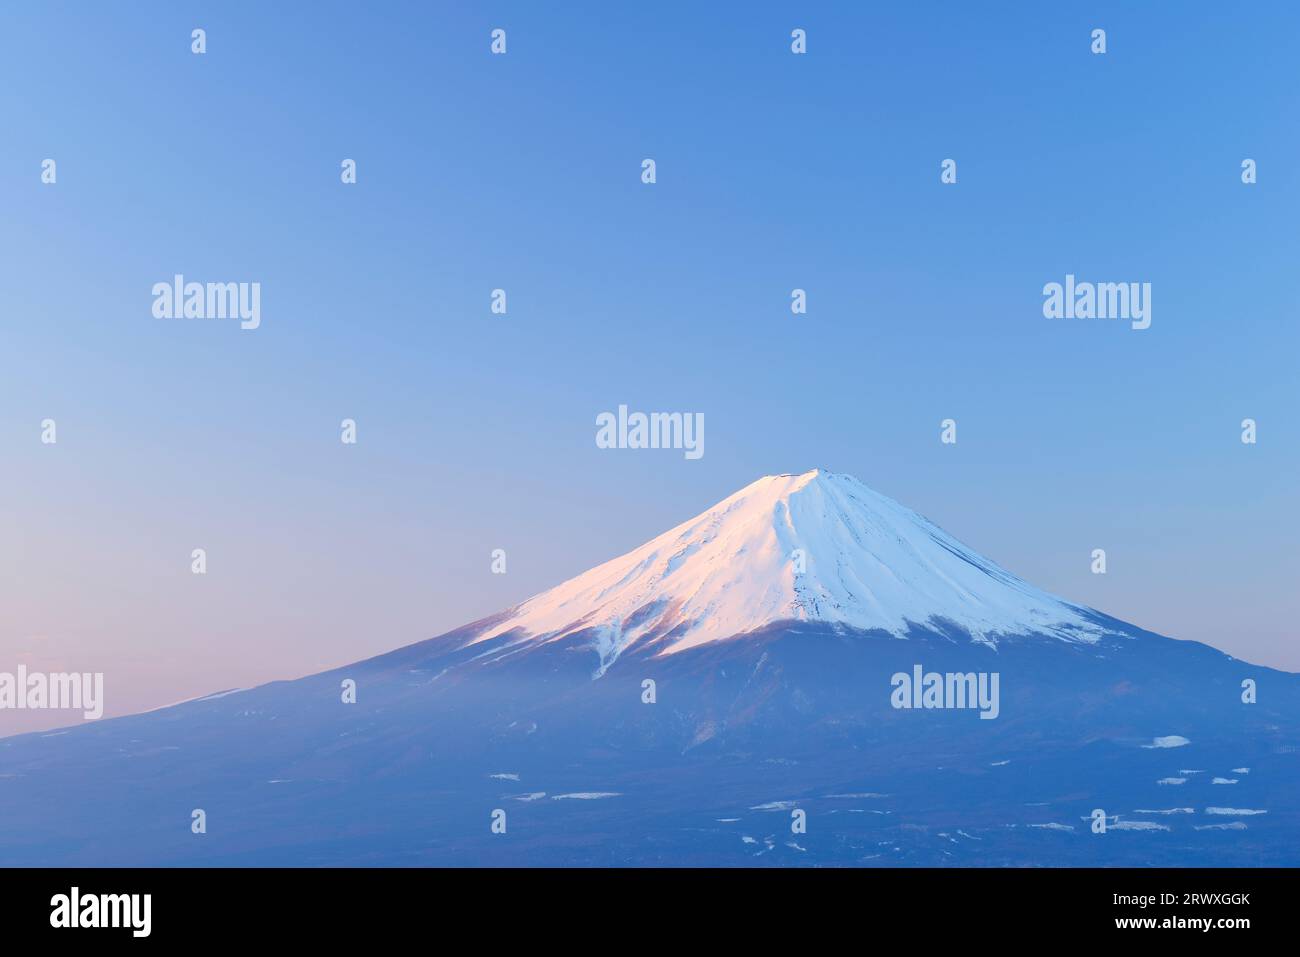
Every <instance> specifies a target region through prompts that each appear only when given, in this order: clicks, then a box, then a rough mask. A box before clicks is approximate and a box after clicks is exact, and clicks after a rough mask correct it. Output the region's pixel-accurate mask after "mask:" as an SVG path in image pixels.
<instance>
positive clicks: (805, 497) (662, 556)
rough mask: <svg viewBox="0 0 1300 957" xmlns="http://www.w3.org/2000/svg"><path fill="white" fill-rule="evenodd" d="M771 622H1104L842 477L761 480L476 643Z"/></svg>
mask: <svg viewBox="0 0 1300 957" xmlns="http://www.w3.org/2000/svg"><path fill="white" fill-rule="evenodd" d="M780 621H802V622H825V623H827V624H836V625H842V626H844V627H846V628H856V629H862V630H868V631H870V630H880V631H885V632H888V633H889V634H891V635H894V636H895V637H900V638H901V637H906V634H907V631H908V630H909V629H910V628H912V627H914V626H920V625H926V624H934V625H936V626H939V627H945V626H946V627H956V628H958V629H960V630H963V631H965V632H966V633H968V634H969V635H970V637H971V638H973V639H974V640H976V641H982V642H988V643H990V644H995V643H996V639H997V636H998V635H1014V634H1022V633H1024V632H1025V631H1027V630H1032V631H1033V632H1035V633H1041V634H1046V635H1051V636H1054V637H1058V638H1065V639H1067V640H1074V641H1096V640H1098V639H1099V638H1100V637H1102V636H1103V635H1104V634H1106V629H1105V627H1104V626H1102V625H1101V624H1100V623H1099V622H1098V621H1097V620H1096V619H1095V617H1090V616H1089V613H1088V612H1087V611H1086V610H1085V609H1082V608H1078V607H1076V606H1074V605H1070V604H1068V603H1067V602H1064V601H1061V600H1060V599H1058V598H1054V597H1052V596H1051V595H1048V594H1046V593H1045V592H1041V591H1039V590H1038V589H1036V588H1034V587H1032V586H1031V585H1028V584H1026V583H1025V582H1023V581H1021V580H1020V579H1018V578H1016V577H1015V576H1014V575H1011V574H1010V573H1009V572H1006V571H1003V570H1002V569H1001V568H999V567H998V566H997V565H995V564H993V563H992V562H990V561H988V560H986V559H984V558H981V557H980V556H979V555H977V554H976V553H975V552H973V551H971V550H970V549H968V548H966V547H965V546H964V545H962V544H961V543H960V542H958V541H956V540H955V539H953V538H952V537H951V536H949V535H947V534H946V533H944V532H943V531H942V530H941V529H939V528H937V527H935V526H934V525H932V524H931V523H930V522H928V521H926V520H925V519H924V518H922V517H921V516H920V515H917V514H916V513H915V512H913V511H910V510H909V509H906V508H903V507H902V506H901V505H899V504H898V503H897V502H894V501H892V500H890V499H888V498H885V497H884V496H883V495H880V494H878V493H876V492H873V491H872V490H871V489H869V488H867V487H866V486H865V485H863V484H862V483H861V482H859V481H857V480H856V479H854V478H852V477H850V476H847V475H834V474H831V473H829V472H825V471H822V470H820V469H816V470H813V471H811V472H805V473H804V474H803V475H769V476H767V477H766V478H761V479H759V480H758V481H757V482H754V483H753V484H751V485H748V486H746V487H745V488H743V489H741V490H740V491H739V492H737V493H736V494H734V495H732V496H731V497H730V498H727V499H724V500H723V501H722V502H719V503H718V504H717V505H715V506H714V507H713V508H711V509H709V510H708V511H707V512H705V513H703V514H702V515H697V516H696V517H695V518H693V519H691V520H690V521H688V522H684V523H683V524H681V525H679V526H677V527H676V528H674V529H671V530H669V531H667V532H665V533H664V534H662V535H660V536H659V537H658V538H656V539H654V540H653V541H650V542H647V543H646V544H645V545H642V546H641V547H640V548H638V549H635V550H634V551H631V552H629V553H628V554H626V555H623V556H622V557H620V558H616V559H614V560H613V561H609V562H606V563H605V564H603V565H598V566H597V567H595V568H593V569H591V570H590V571H588V572H586V573H585V574H582V575H579V576H578V577H577V578H574V579H572V580H571V581H568V582H565V583H564V584H562V585H560V586H558V587H556V588H553V589H551V590H550V591H547V592H543V593H542V594H540V595H538V596H536V597H535V598H532V599H530V600H528V601H526V602H524V603H523V604H522V605H520V606H518V607H517V608H515V609H512V610H511V611H510V612H509V613H507V614H506V616H505V617H504V618H502V619H501V620H500V621H499V623H498V624H496V625H495V626H493V627H491V628H489V629H487V630H485V631H484V632H483V633H482V634H481V635H479V636H478V637H477V638H475V641H485V640H488V639H491V638H495V637H497V636H498V635H504V634H507V633H509V632H518V633H519V634H520V635H521V636H523V637H522V639H521V640H522V642H523V643H528V644H536V643H541V642H545V641H549V640H555V639H558V638H563V637H564V636H565V635H568V634H572V633H573V632H575V631H577V630H579V629H582V628H591V629H594V630H595V632H596V644H595V647H596V649H597V651H598V652H599V653H600V656H601V668H602V669H604V668H607V667H608V666H609V664H611V663H612V662H613V660H614V659H616V658H617V657H618V656H619V654H621V653H622V652H623V650H624V649H626V648H629V647H635V646H645V647H652V648H654V649H655V650H656V651H657V652H659V653H661V654H668V653H672V652H676V651H682V650H684V649H687V648H693V647H696V646H697V645H700V644H703V643H705V642H710V641H717V640H719V639H722V638H731V637H735V636H737V635H744V634H747V633H749V632H753V631H756V630H758V629H760V628H764V627H766V626H768V625H771V624H774V623H775V622H780Z"/></svg>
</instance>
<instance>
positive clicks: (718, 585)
mask: <svg viewBox="0 0 1300 957" xmlns="http://www.w3.org/2000/svg"><path fill="white" fill-rule="evenodd" d="M349 688H353V689H355V702H354V703H351V699H350V697H349V690H348V689H349ZM990 695H991V696H992V697H993V698H994V699H996V700H993V701H991V702H990V701H989V700H988V698H989V696H990ZM976 698H978V701H979V704H980V713H979V714H975V713H972V710H973V708H974V705H975V703H976ZM985 705H988V706H987V707H986V706H985ZM984 719H988V720H984ZM1298 734H1300V676H1297V675H1293V674H1288V673H1283V672H1279V671H1275V670H1272V669H1268V668H1263V667H1258V666H1255V665H1249V664H1246V663H1244V662H1240V661H1237V660H1235V659H1233V658H1231V657H1229V656H1227V655H1224V654H1222V653H1221V652H1218V651H1215V650H1214V649H1212V648H1209V647H1207V646H1205V645H1201V644H1196V643H1193V642H1179V641H1172V640H1170V639H1167V638H1163V637H1161V636H1159V635H1155V634H1152V633H1150V632H1146V631H1143V630H1141V629H1138V628H1135V627H1134V626H1132V625H1128V624H1125V623H1124V622H1121V621H1118V620H1116V619H1114V618H1110V617H1108V616H1106V615H1104V614H1101V613H1099V612H1096V611H1093V610H1091V609H1088V608H1084V607H1081V606H1078V605H1074V604H1071V603H1069V602H1067V601H1064V600H1062V599H1059V598H1056V597H1054V596H1052V595H1049V594H1047V593H1045V592H1043V591H1040V590H1038V589H1036V588H1034V587H1033V586H1031V585H1029V584H1027V583H1026V582H1024V581H1022V580H1021V579H1019V578H1017V577H1016V576H1014V575H1013V574H1011V573H1010V572H1008V571H1006V570H1004V569H1002V568H1000V567H998V566H997V565H996V564H994V563H993V562H990V561H988V560H987V559H985V558H983V557H981V556H980V555H979V554H977V553H976V552H974V551H973V550H971V549H970V548H968V547H966V546H964V545H962V544H961V543H959V542H957V541H956V540H954V539H953V538H951V537H950V536H949V535H947V534H946V533H944V532H943V531H942V530H940V529H939V528H937V527H936V526H934V525H933V524H931V523H930V522H928V521H927V520H925V519H924V518H922V517H921V516H919V515H917V514H916V513H915V512H912V511H910V510H909V509H907V508H904V507H903V506H901V505H899V504H897V503H896V502H893V501H892V500H890V499H888V498H885V497H884V496H881V495H879V494H877V493H875V492H873V491H871V490H870V489H868V488H867V487H866V486H864V485H862V484H861V483H859V482H858V481H856V480H855V479H853V478H850V477H848V476H843V475H835V474H831V473H827V472H824V471H820V470H817V471H812V472H806V473H803V474H801V475H777V476H768V477H766V478H762V479H759V480H758V481H756V482H754V483H752V484H750V485H748V486H746V487H745V488H743V489H741V490H740V491H739V492H737V493H735V494H734V495H732V496H730V497H729V498H727V499H725V500H723V501H722V502H720V503H718V504H717V505H715V506H714V507H713V508H711V509H709V510H707V511H706V512H704V513H702V514H701V515H699V516H697V517H695V518H693V519H691V520H689V521H687V522H685V523H683V524H681V525H679V526H677V527H676V528H674V529H671V530H670V531H668V532H665V533H664V534H662V535H660V536H658V537H657V538H655V539H653V540H651V541H650V542H647V543H646V544H645V545H642V546H641V547H639V548H637V549H634V550H633V551H631V552H628V553H627V554H626V555H623V556H621V557H619V558H615V559H613V560H611V561H609V562H606V563H604V564H602V565H599V566H597V567H596V568H593V569H591V570H590V571H588V572H585V573H583V574H581V575H579V576H577V577H576V578H573V579H571V580H570V581H568V582H565V583H563V584H561V585H558V586H556V587H555V588H552V589H551V590H549V591H546V592H543V593H541V594H539V595H537V596H535V597H533V598H531V599H529V600H527V601H525V602H523V603H521V604H519V605H517V606H515V607H513V608H510V609H508V610H506V611H504V612H502V613H500V614H498V615H495V616H492V617H490V618H487V619H484V620H481V621H478V622H474V623H472V624H469V625H466V626H464V627H462V628H459V629H457V630H455V631H452V632H450V633H448V634H445V635H442V636H440V637H437V638H433V639H429V640H427V641H423V642H420V643H418V644H414V645H410V646H407V647H405V648H400V649H398V650H396V651H393V652H389V653H387V654H384V655H381V656H379V657H376V658H372V659H369V660H366V661H362V662H358V663H356V664H353V665H349V666H346V667H344V668H339V669H335V670H333V671H329V672H325V673H322V674H318V675H313V676H310V677H307V678H302V679H299V680H296V681H288V682H275V683H272V684H268V685H264V686H262V687H258V688H253V689H249V690H242V691H236V692H224V693H221V694H218V695H213V696H210V697H207V698H202V699H198V700H196V701H191V702H187V703H184V704H181V705H176V706H173V707H170V708H166V709H163V710H160V711H154V712H149V713H146V714H141V715H136V716H133V717H129V718H121V719H115V720H108V721H101V722H98V723H93V724H85V725H80V726H77V727H75V728H71V729H68V730H67V731H64V732H59V733H57V734H53V735H50V734H45V735H39V734H34V735H24V736H19V737H13V738H8V739H0V860H5V861H6V862H7V863H12V864H94V865H115V864H122V865H133V864H185V865H197V864H216V865H236V864H276V865H285V864H302V865H318V864H375V865H426V864H455V865H474V864H516V865H517V864H523V865H557V864H560V865H562V864H581V865H602V864H630V865H726V866H732V865H741V866H743V865H765V866H766V865H801V864H822V865H824V864H837V865H904V866H906V865H1083V864H1088V865H1097V864H1101V865H1104V864H1138V865H1141V864H1173V865H1216V864H1217V865H1228V866H1234V865H1254V864H1296V863H1300V840H1298V838H1300V787H1297V785H1298V784H1300V749H1298V745H1300V737H1298ZM197 811H202V818H203V820H204V822H205V823H206V828H205V830H203V831H202V832H200V833H196V831H195V829H194V827H193V826H192V824H193V822H194V821H195V820H196V819H197V817H196V815H195V812H197Z"/></svg>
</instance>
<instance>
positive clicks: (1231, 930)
mask: <svg viewBox="0 0 1300 957" xmlns="http://www.w3.org/2000/svg"><path fill="white" fill-rule="evenodd" d="M1297 873H1298V872H1297V871H1295V870H1287V869H1240V870H1230V869H1214V870H1210V869H1205V870H1199V869H1178V870H1156V869H1153V870H1134V869H1080V870H1063V869H1051V870H973V869H962V870H928V869H899V870H884V869H880V870H699V869H692V870H668V869H663V870H659V869H646V870H532V869H520V870H500V869H498V870H487V869H465V870H436V869H428V870H423V869H411V870H388V869H384V870H366V869H321V870H296V869H295V870H287V869H205V870H197V869H82V870H77V869H63V868H59V869H36V870H18V869H10V870H0V921H2V922H3V923H2V924H0V926H2V927H3V933H4V936H5V940H6V941H7V942H14V941H15V940H18V939H31V938H42V939H44V940H48V941H51V942H54V941H56V940H57V939H58V938H60V937H63V938H67V937H69V936H70V935H74V934H75V935H76V936H77V940H78V942H79V943H81V944H95V943H99V942H101V941H102V942H105V943H107V942H108V941H109V939H110V938H117V939H119V940H120V941H122V942H130V943H136V942H140V943H143V942H144V941H146V940H152V941H161V942H164V943H179V944H186V943H190V942H195V943H202V944H212V943H220V942H230V943H241V942H272V943H274V942H278V941H284V942H286V943H293V944H294V945H303V944H307V943H310V942H313V941H319V942H320V943H323V944H338V943H341V942H345V941H350V940H357V941H366V942H370V943H374V942H377V941H383V940H385V939H388V938H391V939H393V940H394V941H399V940H401V939H403V938H404V937H409V936H410V935H411V934H420V933H422V932H426V931H429V930H431V929H433V928H440V929H441V930H440V934H441V933H444V932H446V931H448V930H451V929H454V928H456V927H460V928H464V929H465V930H466V931H467V932H471V931H472V932H473V933H474V934H475V935H483V936H482V937H481V938H480V939H481V940H482V942H483V943H484V944H489V943H490V944H491V945H492V946H493V948H494V949H495V948H497V947H500V946H501V945H503V944H506V943H509V942H511V941H528V942H531V943H532V944H533V945H534V946H536V945H537V944H538V943H539V942H540V941H544V940H555V939H556V938H557V937H558V936H562V935H567V934H572V933H580V934H581V935H582V937H583V939H585V940H586V941H588V943H591V944H593V945H595V944H596V943H597V942H599V941H601V940H603V941H605V942H609V943H612V942H615V941H619V942H622V943H627V942H628V941H629V940H630V939H632V938H635V937H636V936H638V935H644V934H649V935H652V936H653V937H656V938H659V939H661V940H662V939H663V938H662V935H664V934H667V933H672V932H674V931H677V930H680V931H682V932H684V933H691V934H696V935H697V936H698V935H699V934H700V933H703V934H705V935H706V936H708V937H716V938H718V939H725V940H729V941H731V942H738V941H742V940H745V939H756V940H760V941H763V942H768V943H770V940H765V938H767V935H768V934H769V933H770V932H771V931H772V929H773V928H774V927H776V928H777V929H779V928H780V927H785V928H786V929H787V930H796V929H797V928H798V927H799V926H801V925H803V926H805V927H808V926H815V927H816V928H817V929H818V930H819V932H825V931H828V930H835V929H838V928H843V929H845V930H848V931H850V932H852V933H854V934H855V935H861V937H860V938H859V939H871V938H874V937H875V936H876V935H877V934H896V933H899V932H906V933H908V934H911V933H913V932H916V933H919V934H921V938H918V940H924V941H925V942H927V943H932V942H935V941H942V940H947V939H953V940H962V941H965V942H967V943H970V942H972V941H974V940H975V939H977V938H982V939H986V940H990V939H991V940H997V941H1011V942H1014V941H1018V940H1025V941H1035V940H1042V939H1043V935H1045V934H1047V935H1051V936H1050V937H1048V938H1047V939H1049V940H1065V941H1074V940H1076V939H1080V938H1083V939H1094V938H1098V937H1106V938H1110V939H1117V940H1118V939H1122V938H1124V937H1130V938H1132V939H1134V940H1135V941H1139V942H1141V941H1145V942H1146V943H1148V944H1149V943H1154V942H1157V941H1162V940H1169V941H1184V940H1186V939H1188V938H1190V937H1193V936H1199V937H1201V938H1203V939H1206V940H1212V941H1214V942H1215V943H1216V944H1226V945H1232V944H1233V943H1235V942H1244V941H1247V940H1252V941H1256V942H1258V941H1261V940H1262V939H1263V938H1264V937H1271V936H1274V935H1279V934H1288V935H1289V934H1290V933H1291V932H1294V930H1295V926H1296V922H1295V919H1294V903H1293V901H1294V891H1295V887H1296V881H1295V878H1296V876H1297ZM73 888H76V890H75V891H74V890H73ZM124 895H125V896H124ZM144 895H148V898H147V910H146V906H145V905H146V899H145V897H144ZM86 924H91V925H105V924H107V925H115V926H89V927H88V926H85V925H86ZM73 925H76V926H73ZM145 931H147V934H146V933H145ZM601 933H608V934H612V935H615V936H613V937H607V938H598V937H593V936H591V935H597V934H601ZM972 934H975V935H976V937H972V936H971V935H972ZM629 935H631V937H629ZM1261 935H1262V936H1261ZM439 940H440V942H441V945H443V946H450V945H451V943H452V940H451V939H450V938H447V937H445V936H440V937H439Z"/></svg>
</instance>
